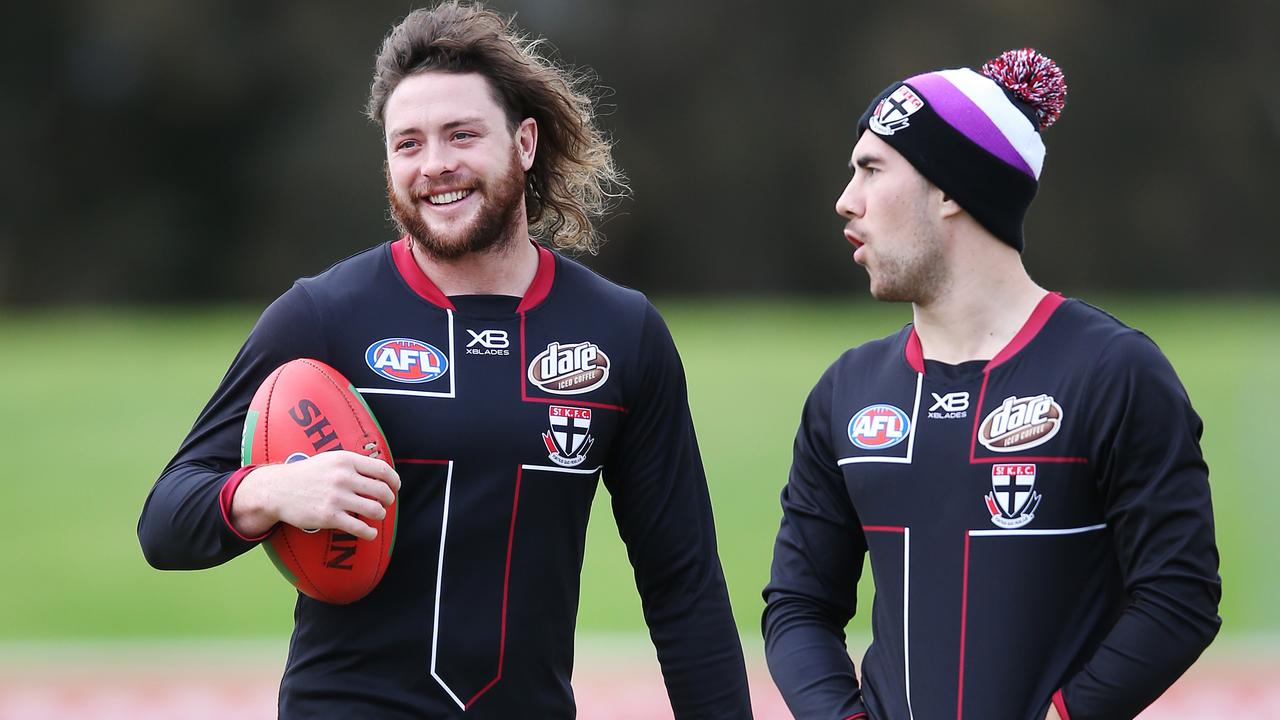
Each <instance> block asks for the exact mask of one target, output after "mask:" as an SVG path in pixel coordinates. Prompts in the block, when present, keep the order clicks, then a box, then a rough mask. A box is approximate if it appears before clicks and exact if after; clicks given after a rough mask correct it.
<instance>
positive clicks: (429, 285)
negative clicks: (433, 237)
mask: <svg viewBox="0 0 1280 720" xmlns="http://www.w3.org/2000/svg"><path fill="white" fill-rule="evenodd" d="M534 247H536V248H538V271H537V272H536V273H534V275H533V282H532V283H530V284H529V289H528V290H525V291H524V297H523V298H522V299H521V300H520V306H519V307H517V308H516V312H518V313H523V312H528V311H529V310H532V309H533V308H535V307H537V305H538V304H539V303H541V302H542V301H543V300H546V299H547V295H549V294H550V293H551V284H552V282H553V281H554V280H555V275H556V257H555V255H552V254H551V251H550V250H548V249H546V248H544V247H542V246H541V245H538V244H537V243H534ZM391 259H392V260H393V261H394V262H395V265H396V271H397V272H399V273H400V277H402V278H404V281H405V282H406V283H408V285H409V288H410V289H412V290H413V291H414V292H415V293H417V294H418V295H419V296H420V297H421V298H422V299H423V300H426V301H427V302H429V303H431V304H432V305H435V306H437V307H441V308H444V309H446V310H456V309H457V308H455V307H454V306H453V303H452V302H451V301H450V300H449V298H448V296H446V295H445V294H444V293H443V292H441V290H440V288H439V287H437V286H436V284H435V283H434V282H432V281H431V278H429V277H427V274H426V273H424V272H422V268H421V267H419V266H418V263H417V261H416V260H414V259H413V253H412V252H411V251H410V250H409V243H408V236H407V235H406V236H405V237H402V238H400V239H399V240H397V241H395V242H393V243H391Z"/></svg>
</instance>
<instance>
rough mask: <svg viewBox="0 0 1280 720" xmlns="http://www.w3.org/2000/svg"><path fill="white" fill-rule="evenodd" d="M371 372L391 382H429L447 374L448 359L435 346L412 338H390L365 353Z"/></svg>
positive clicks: (379, 342) (371, 346)
mask: <svg viewBox="0 0 1280 720" xmlns="http://www.w3.org/2000/svg"><path fill="white" fill-rule="evenodd" d="M364 361H365V362H366V363H368V365H369V369H370V370H372V371H374V372H376V373H378V374H379V375H381V376H382V377H384V378H386V379H388V380H394V381H396V382H402V383H427V382H431V381H432V380H435V379H436V378H438V377H440V376H442V375H444V374H445V371H447V370H448V369H449V359H448V358H446V357H445V356H444V353H442V352H440V351H439V350H437V349H436V348H435V347H434V346H432V345H428V344H427V343H424V342H422V341H421V340H413V339H411V338H388V339H386V340H379V341H378V342H376V343H374V344H372V345H370V346H369V349H368V350H366V351H365V353H364Z"/></svg>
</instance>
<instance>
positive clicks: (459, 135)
mask: <svg viewBox="0 0 1280 720" xmlns="http://www.w3.org/2000/svg"><path fill="white" fill-rule="evenodd" d="M475 136H476V135H475V133H469V132H456V133H454V134H453V139H454V140H470V139H471V138H473V137H475Z"/></svg>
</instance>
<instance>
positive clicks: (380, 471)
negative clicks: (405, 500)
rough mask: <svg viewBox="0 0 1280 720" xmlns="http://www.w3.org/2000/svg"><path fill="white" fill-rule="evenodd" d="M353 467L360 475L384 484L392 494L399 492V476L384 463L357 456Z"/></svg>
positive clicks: (375, 459)
mask: <svg viewBox="0 0 1280 720" xmlns="http://www.w3.org/2000/svg"><path fill="white" fill-rule="evenodd" d="M354 467H355V470H356V472H358V473H360V474H361V475H364V476H365V477H368V478H373V479H375V480H381V481H382V482H384V483H386V485H387V487H389V488H391V491H392V492H393V493H398V492H400V474H399V473H397V472H396V471H395V468H393V467H391V466H390V465H388V464H387V463H386V462H385V461H383V460H379V459H378V458H371V457H365V456H364V455H357V456H356V458H355V465H354Z"/></svg>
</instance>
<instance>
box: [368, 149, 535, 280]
mask: <svg viewBox="0 0 1280 720" xmlns="http://www.w3.org/2000/svg"><path fill="white" fill-rule="evenodd" d="M386 180H387V201H388V203H390V205H391V216H392V217H393V218H394V219H395V221H396V225H398V226H399V228H400V231H401V232H403V233H404V234H406V235H408V236H409V237H410V238H412V240H413V242H414V243H415V244H416V245H417V246H418V247H420V248H421V249H422V250H423V251H425V252H426V253H427V254H428V255H429V256H430V257H432V258H434V259H436V260H444V261H449V260H457V259H459V258H462V257H466V256H467V255H471V254H473V253H482V252H487V251H492V250H495V249H501V248H503V247H506V246H507V245H510V244H511V242H512V241H513V240H514V239H515V238H514V234H515V230H516V227H517V225H518V220H519V217H520V215H519V214H520V212H521V211H522V209H523V203H522V202H521V200H523V199H524V186H525V176H524V170H523V169H521V167H520V164H519V157H518V156H517V155H516V153H515V150H514V149H513V150H512V154H511V163H510V164H509V165H508V166H507V169H506V171H505V172H503V173H502V175H500V176H498V177H497V178H496V179H494V180H493V181H488V180H485V179H483V178H480V177H477V178H475V181H474V182H473V183H472V185H473V186H474V187H473V189H472V191H471V192H472V194H476V193H479V195H480V198H481V204H480V208H479V209H478V210H477V211H476V213H475V216H474V217H473V218H472V220H471V221H470V222H468V223H467V224H466V225H465V226H463V227H460V228H458V229H456V230H453V231H449V230H446V229H444V228H432V227H431V223H429V222H427V220H426V218H424V217H423V211H422V210H421V209H420V207H419V204H420V203H426V202H430V201H428V200H427V199H426V198H427V195H429V194H430V193H431V192H433V191H432V190H431V185H430V183H427V182H422V183H418V184H416V185H414V187H413V189H412V190H411V191H410V194H409V197H407V198H406V197H402V196H401V195H400V194H399V193H398V192H396V189H395V187H394V186H393V185H392V182H391V174H390V172H387V173H386ZM428 212H429V211H428Z"/></svg>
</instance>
